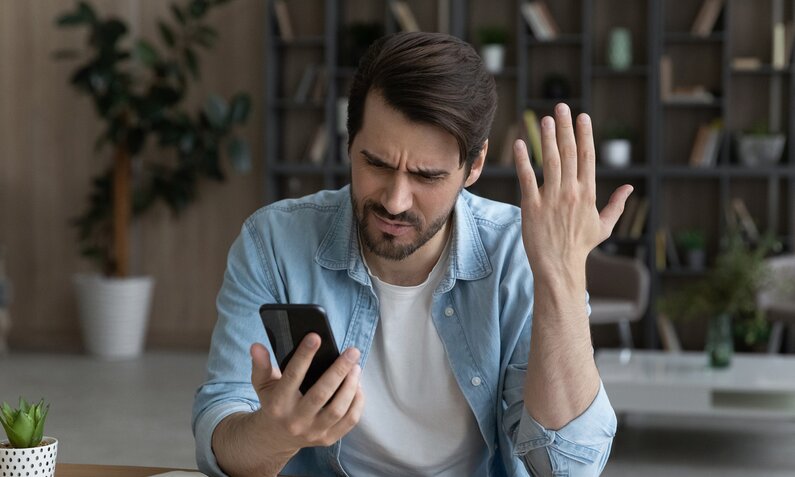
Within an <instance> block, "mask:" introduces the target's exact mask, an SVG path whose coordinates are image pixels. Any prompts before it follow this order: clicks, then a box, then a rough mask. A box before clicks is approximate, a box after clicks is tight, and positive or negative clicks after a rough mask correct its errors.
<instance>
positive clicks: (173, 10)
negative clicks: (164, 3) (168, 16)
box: [171, 4, 185, 26]
mask: <svg viewBox="0 0 795 477" xmlns="http://www.w3.org/2000/svg"><path fill="white" fill-rule="evenodd" d="M171 13H172V14H173V15H174V18H176V19H177V21H178V22H179V24H180V25H182V26H185V14H184V13H182V10H180V9H179V7H178V6H177V5H174V4H172V5H171Z"/></svg>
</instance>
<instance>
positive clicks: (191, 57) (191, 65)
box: [183, 48, 199, 79]
mask: <svg viewBox="0 0 795 477" xmlns="http://www.w3.org/2000/svg"><path fill="white" fill-rule="evenodd" d="M183 54H184V55H185V65H186V66H187V67H188V71H190V73H191V75H193V78H194V79H199V60H198V59H197V58H196V52H194V51H193V50H191V49H190V48H185V50H184V52H183Z"/></svg>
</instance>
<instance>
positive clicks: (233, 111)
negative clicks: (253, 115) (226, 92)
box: [229, 93, 251, 124]
mask: <svg viewBox="0 0 795 477" xmlns="http://www.w3.org/2000/svg"><path fill="white" fill-rule="evenodd" d="M250 110H251V97H249V95H247V94H245V93H238V94H236V95H235V96H234V97H233V98H232V107H231V108H230V111H229V117H230V118H229V119H230V121H231V122H234V123H240V124H242V123H243V122H245V121H246V118H247V117H248V113H249V111H250Z"/></svg>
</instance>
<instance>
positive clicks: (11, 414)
mask: <svg viewBox="0 0 795 477" xmlns="http://www.w3.org/2000/svg"><path fill="white" fill-rule="evenodd" d="M49 410H50V405H49V404H45V403H44V399H42V400H41V401H39V403H38V404H28V402H27V401H25V399H23V398H22V397H21V396H20V398H19V409H12V408H11V406H9V405H8V404H7V403H5V402H4V403H3V405H2V407H0V423H2V424H3V428H4V429H5V431H6V435H7V436H8V442H9V443H10V444H11V447H14V448H17V449H27V448H30V447H36V446H38V445H39V444H40V443H41V439H42V436H43V435H44V421H45V420H46V419H47V412H48V411H49Z"/></svg>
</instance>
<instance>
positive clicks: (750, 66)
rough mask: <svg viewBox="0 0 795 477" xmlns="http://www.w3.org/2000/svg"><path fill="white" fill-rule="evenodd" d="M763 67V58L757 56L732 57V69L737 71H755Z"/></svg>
mask: <svg viewBox="0 0 795 477" xmlns="http://www.w3.org/2000/svg"><path fill="white" fill-rule="evenodd" d="M761 68H762V60H761V59H759V58H758V57H756V56H738V57H736V58H734V59H732V69H734V70H737V71H755V70H758V69H761Z"/></svg>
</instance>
